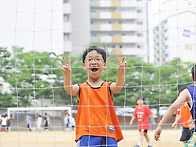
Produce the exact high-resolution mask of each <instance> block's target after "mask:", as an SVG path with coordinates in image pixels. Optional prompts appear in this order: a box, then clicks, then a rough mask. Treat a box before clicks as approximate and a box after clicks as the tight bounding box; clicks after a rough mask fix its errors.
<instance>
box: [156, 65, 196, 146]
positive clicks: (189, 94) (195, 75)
mask: <svg viewBox="0 0 196 147" xmlns="http://www.w3.org/2000/svg"><path fill="white" fill-rule="evenodd" d="M191 78H192V80H193V85H192V86H189V87H188V88H186V89H184V90H183V91H182V92H181V93H180V95H179V96H178V98H177V99H176V100H175V101H174V103H173V104H172V105H171V106H170V107H169V108H168V109H167V111H166V113H165V115H164V116H163V118H162V119H161V121H160V123H159V125H158V126H157V129H156V130H155V133H154V138H155V140H156V141H158V140H159V137H160V135H161V132H162V128H163V126H164V124H165V123H166V122H167V121H168V120H169V118H171V116H172V115H173V114H174V112H175V111H176V110H177V109H178V108H179V107H180V106H181V105H182V104H183V103H184V102H187V103H188V104H189V105H190V106H191V107H190V108H191V110H190V111H191V115H192V117H193V118H194V123H195V122H196V120H195V118H196V112H195V109H196V101H195V97H196V65H194V66H193V67H192V69H191ZM195 132H196V128H195V129H194V133H193V135H192V137H191V138H190V139H189V141H188V142H187V144H186V147H190V146H192V147H195V146H196V133H195Z"/></svg>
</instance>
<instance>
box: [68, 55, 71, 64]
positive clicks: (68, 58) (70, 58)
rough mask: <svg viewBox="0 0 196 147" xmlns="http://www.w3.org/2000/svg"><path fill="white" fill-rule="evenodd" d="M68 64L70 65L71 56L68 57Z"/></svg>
mask: <svg viewBox="0 0 196 147" xmlns="http://www.w3.org/2000/svg"><path fill="white" fill-rule="evenodd" d="M68 64H69V65H71V57H70V56H69V58H68Z"/></svg>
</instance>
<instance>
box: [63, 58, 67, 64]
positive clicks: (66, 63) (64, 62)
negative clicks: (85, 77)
mask: <svg viewBox="0 0 196 147" xmlns="http://www.w3.org/2000/svg"><path fill="white" fill-rule="evenodd" d="M63 61H64V64H65V65H66V64H67V62H66V59H65V57H64V56H63Z"/></svg>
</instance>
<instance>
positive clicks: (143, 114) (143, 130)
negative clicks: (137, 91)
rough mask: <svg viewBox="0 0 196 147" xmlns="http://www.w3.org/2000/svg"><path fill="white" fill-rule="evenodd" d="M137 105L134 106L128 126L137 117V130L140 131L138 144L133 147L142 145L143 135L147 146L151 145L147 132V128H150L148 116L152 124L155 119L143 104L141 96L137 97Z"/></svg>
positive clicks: (150, 146)
mask: <svg viewBox="0 0 196 147" xmlns="http://www.w3.org/2000/svg"><path fill="white" fill-rule="evenodd" d="M137 104H138V106H136V107H135V111H134V113H133V117H132V119H131V121H130V123H129V124H130V126H131V125H132V124H133V122H134V120H135V119H136V118H137V121H138V130H139V133H140V137H139V141H138V144H137V145H135V146H134V147H140V146H141V145H142V141H143V138H144V137H145V139H146V141H147V143H148V147H152V144H151V142H150V138H149V136H148V134H147V132H148V130H149V129H150V120H149V116H150V117H151V118H152V120H153V124H154V125H155V124H156V122H155V119H154V117H153V114H152V112H151V110H150V108H149V107H148V106H147V105H144V99H143V98H142V97H139V98H138V99H137Z"/></svg>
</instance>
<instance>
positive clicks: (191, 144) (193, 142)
mask: <svg viewBox="0 0 196 147" xmlns="http://www.w3.org/2000/svg"><path fill="white" fill-rule="evenodd" d="M195 146H196V132H194V133H193V135H192V137H191V138H190V139H189V141H188V142H187V144H186V146H185V147H195Z"/></svg>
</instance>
